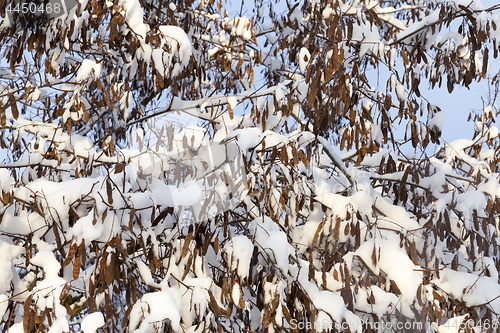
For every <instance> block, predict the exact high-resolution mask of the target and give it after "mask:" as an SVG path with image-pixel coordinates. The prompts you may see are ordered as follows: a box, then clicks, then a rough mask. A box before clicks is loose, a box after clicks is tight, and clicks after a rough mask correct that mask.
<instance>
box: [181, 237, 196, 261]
mask: <svg viewBox="0 0 500 333" xmlns="http://www.w3.org/2000/svg"><path fill="white" fill-rule="evenodd" d="M192 239H193V234H192V233H189V234H187V235H186V238H185V239H184V245H183V246H182V252H181V256H182V257H183V258H185V257H186V255H187V254H188V251H189V244H190V243H191V240H192Z"/></svg>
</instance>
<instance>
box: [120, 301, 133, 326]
mask: <svg viewBox="0 0 500 333" xmlns="http://www.w3.org/2000/svg"><path fill="white" fill-rule="evenodd" d="M133 307H134V306H133V305H131V306H129V307H128V308H127V311H125V314H124V315H123V319H122V329H124V328H125V327H126V326H127V323H128V318H129V317H130V312H131V311H132V308H133Z"/></svg>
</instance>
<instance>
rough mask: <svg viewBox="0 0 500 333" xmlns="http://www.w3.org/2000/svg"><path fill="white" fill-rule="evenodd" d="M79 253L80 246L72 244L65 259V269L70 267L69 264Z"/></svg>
mask: <svg viewBox="0 0 500 333" xmlns="http://www.w3.org/2000/svg"><path fill="white" fill-rule="evenodd" d="M77 251H78V246H77V245H76V243H71V245H70V247H69V251H68V254H67V255H66V259H64V262H63V267H66V266H68V265H69V263H70V262H71V260H72V259H73V257H74V256H75V254H76V252H77Z"/></svg>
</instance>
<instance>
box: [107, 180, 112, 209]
mask: <svg viewBox="0 0 500 333" xmlns="http://www.w3.org/2000/svg"><path fill="white" fill-rule="evenodd" d="M106 193H107V195H108V202H109V203H110V204H112V203H113V187H112V185H111V180H109V179H106Z"/></svg>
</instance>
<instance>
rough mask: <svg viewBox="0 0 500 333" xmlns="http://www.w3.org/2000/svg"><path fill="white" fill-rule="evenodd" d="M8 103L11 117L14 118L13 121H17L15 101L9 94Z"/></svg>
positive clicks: (17, 113) (17, 112)
mask: <svg viewBox="0 0 500 333" xmlns="http://www.w3.org/2000/svg"><path fill="white" fill-rule="evenodd" d="M9 103H10V109H11V111H12V117H13V118H14V120H17V118H19V110H18V109H17V101H16V98H15V97H14V94H9Z"/></svg>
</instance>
